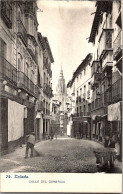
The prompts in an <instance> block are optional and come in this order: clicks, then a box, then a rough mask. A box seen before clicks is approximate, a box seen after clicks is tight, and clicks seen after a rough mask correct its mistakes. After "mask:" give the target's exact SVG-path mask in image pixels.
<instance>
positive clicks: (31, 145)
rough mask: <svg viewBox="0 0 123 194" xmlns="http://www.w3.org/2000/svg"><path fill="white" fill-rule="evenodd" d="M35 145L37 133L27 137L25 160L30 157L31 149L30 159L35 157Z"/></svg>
mask: <svg viewBox="0 0 123 194" xmlns="http://www.w3.org/2000/svg"><path fill="white" fill-rule="evenodd" d="M34 145H35V133H34V132H32V133H31V134H30V135H28V136H27V144H26V153H25V158H27V157H28V152H29V149H31V154H30V158H32V157H33V151H34Z"/></svg>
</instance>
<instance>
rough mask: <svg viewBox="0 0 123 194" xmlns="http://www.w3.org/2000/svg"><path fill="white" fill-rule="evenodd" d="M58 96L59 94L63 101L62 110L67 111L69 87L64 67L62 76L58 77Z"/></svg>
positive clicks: (61, 101) (59, 99)
mask: <svg viewBox="0 0 123 194" xmlns="http://www.w3.org/2000/svg"><path fill="white" fill-rule="evenodd" d="M56 96H57V99H58V101H59V102H60V103H61V106H60V111H62V112H65V111H66V99H67V88H66V84H65V79H64V76H63V70H62V69H61V72H60V76H59V79H58V84H57V87H56Z"/></svg>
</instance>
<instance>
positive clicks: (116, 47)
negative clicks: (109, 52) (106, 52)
mask: <svg viewBox="0 0 123 194" xmlns="http://www.w3.org/2000/svg"><path fill="white" fill-rule="evenodd" d="M122 49H123V46H122V30H121V31H120V32H119V34H118V35H117V37H116V39H115V41H114V43H113V59H114V60H118V59H119V58H120V57H121V56H122Z"/></svg>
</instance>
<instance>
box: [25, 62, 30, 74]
mask: <svg viewBox="0 0 123 194" xmlns="http://www.w3.org/2000/svg"><path fill="white" fill-rule="evenodd" d="M25 74H26V76H27V77H28V76H29V65H28V63H26V64H25Z"/></svg>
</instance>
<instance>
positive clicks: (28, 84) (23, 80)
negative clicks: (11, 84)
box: [18, 71, 39, 98]
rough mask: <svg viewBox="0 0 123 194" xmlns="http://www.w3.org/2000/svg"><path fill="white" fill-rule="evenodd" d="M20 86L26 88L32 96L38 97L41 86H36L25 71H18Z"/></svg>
mask: <svg viewBox="0 0 123 194" xmlns="http://www.w3.org/2000/svg"><path fill="white" fill-rule="evenodd" d="M18 88H21V89H23V90H26V91H27V92H28V93H30V94H31V95H32V96H34V97H36V98H38V96H39V88H38V86H36V85H35V84H34V83H33V82H32V81H31V80H30V79H29V78H28V77H27V76H26V75H25V73H23V72H21V71H18Z"/></svg>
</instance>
